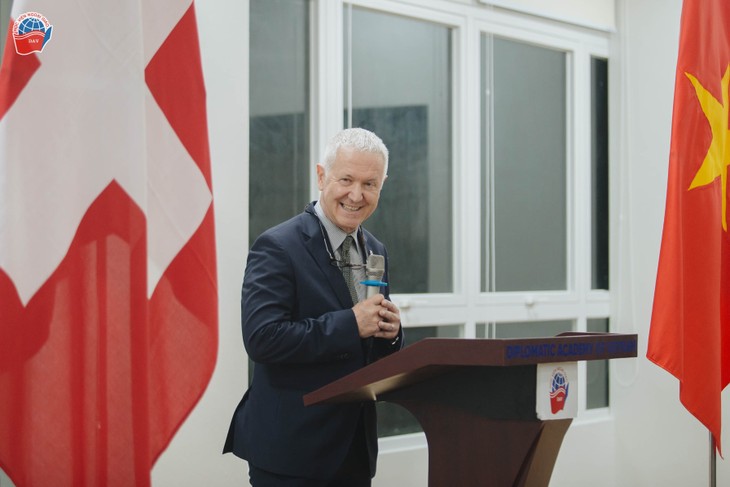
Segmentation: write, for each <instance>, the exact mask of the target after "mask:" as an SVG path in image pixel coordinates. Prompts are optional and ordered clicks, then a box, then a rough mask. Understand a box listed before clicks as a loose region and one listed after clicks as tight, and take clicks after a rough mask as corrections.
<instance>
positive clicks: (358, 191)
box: [350, 183, 363, 202]
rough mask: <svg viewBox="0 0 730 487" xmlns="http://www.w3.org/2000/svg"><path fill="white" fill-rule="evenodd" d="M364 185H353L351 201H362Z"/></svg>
mask: <svg viewBox="0 0 730 487" xmlns="http://www.w3.org/2000/svg"><path fill="white" fill-rule="evenodd" d="M362 194H363V191H362V185H361V184H359V183H355V184H353V185H352V188H351V189H350V199H351V200H352V201H353V202H358V201H360V200H361V199H362Z"/></svg>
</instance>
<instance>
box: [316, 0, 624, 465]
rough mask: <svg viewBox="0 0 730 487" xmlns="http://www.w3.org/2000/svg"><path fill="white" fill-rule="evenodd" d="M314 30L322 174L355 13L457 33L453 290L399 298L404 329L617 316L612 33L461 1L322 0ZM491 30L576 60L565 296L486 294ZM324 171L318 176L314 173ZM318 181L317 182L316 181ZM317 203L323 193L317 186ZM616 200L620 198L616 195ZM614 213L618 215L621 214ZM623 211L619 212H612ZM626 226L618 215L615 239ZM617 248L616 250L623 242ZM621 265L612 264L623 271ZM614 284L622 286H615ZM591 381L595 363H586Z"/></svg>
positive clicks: (402, 441)
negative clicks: (606, 282) (605, 266)
mask: <svg viewBox="0 0 730 487" xmlns="http://www.w3.org/2000/svg"><path fill="white" fill-rule="evenodd" d="M312 3H313V9H314V12H313V13H312V17H311V18H312V19H314V24H315V25H314V26H313V28H312V43H313V45H312V49H311V50H310V52H311V53H312V63H313V65H312V67H311V73H312V80H311V81H312V83H311V87H312V103H311V107H312V125H311V127H312V144H311V147H312V158H311V160H312V168H311V170H312V171H314V165H315V164H316V161H319V160H320V159H321V156H322V153H323V150H324V147H325V145H326V142H327V138H328V136H329V135H330V134H332V133H335V132H336V131H338V130H340V129H341V128H343V123H342V114H343V113H344V110H345V107H344V103H343V97H344V89H343V84H344V81H343V73H344V64H343V63H344V56H343V53H344V52H343V49H344V48H343V42H342V41H343V32H344V29H343V19H344V12H345V8H346V6H349V5H352V6H354V7H359V8H366V9H371V10H375V11H381V12H383V13H388V14H395V15H401V16H405V17H408V18H413V19H417V20H423V21H428V22H433V23H437V24H440V25H444V26H447V27H449V28H451V29H452V32H453V37H452V66H453V73H452V103H453V107H452V108H453V113H452V141H453V144H452V147H453V150H452V162H453V169H452V170H453V178H452V180H453V187H452V195H453V198H454V200H453V205H452V212H453V232H454V237H453V272H454V275H453V283H454V291H453V292H452V293H430V294H397V295H393V296H392V298H393V300H394V302H395V303H396V304H397V305H398V306H399V307H400V309H401V316H402V318H403V326H404V328H406V334H407V332H408V331H407V328H409V327H425V326H460V327H462V329H463V334H464V336H465V337H474V336H476V326H477V324H478V323H494V322H515V321H552V320H571V321H574V322H575V329H576V330H577V331H585V330H586V327H587V320H588V319H590V318H610V317H611V315H612V294H611V292H610V291H605V290H592V289H591V225H590V223H591V193H590V192H591V129H590V127H591V113H590V108H591V103H590V101H591V79H590V76H591V59H592V57H600V58H605V59H609V54H610V42H609V41H610V38H609V35H610V32H609V31H608V30H601V29H591V28H586V27H585V26H576V25H570V24H569V23H566V22H561V21H559V20H555V19H547V18H537V17H533V16H530V15H524V14H521V13H516V12H512V11H508V10H504V9H498V8H493V7H490V6H487V5H484V4H477V5H472V4H468V3H467V2H464V1H457V0H451V1H449V0H419V1H415V0H315V1H313V2H312ZM482 33H488V34H493V35H496V36H500V37H504V38H509V39H513V40H515V41H518V42H527V43H531V44H535V45H537V46H541V47H547V48H551V49H557V50H561V51H564V52H565V53H566V70H567V72H566V75H567V76H566V80H567V82H566V90H567V97H566V99H567V104H568V105H567V107H566V110H567V112H566V113H567V124H568V127H567V140H566V147H567V157H568V160H567V171H566V177H567V179H568V180H567V181H566V183H567V185H566V187H567V188H568V194H567V202H566V207H567V215H566V217H567V220H566V221H567V232H568V235H567V246H568V248H567V253H568V256H567V257H568V260H567V265H568V269H567V272H568V283H567V289H566V290H564V291H531V292H497V293H483V292H481V259H482V256H481V255H480V253H481V244H480V239H481V235H480V229H481V226H480V221H481V218H482V215H481V202H480V191H481V186H480V180H481V162H480V161H481V160H480V136H481V130H482V128H481V120H480V118H481V117H480V103H475V102H474V100H480V92H479V91H480V36H481V34H482ZM313 173H314V172H312V174H313ZM313 179H314V178H313ZM311 188H312V189H311V190H312V198H313V199H314V198H316V197H317V195H318V189H317V185H316V181H314V180H313V181H312V184H311ZM610 191H611V194H615V193H616V189H615V188H611V190H610ZM611 210H613V208H611ZM612 214H613V211H612ZM614 228H616V225H615V224H614V223H613V217H611V223H610V228H609V230H610V235H611V241H612V242H613V241H614V240H615V237H613V235H614V232H613V231H612V230H613V229H614ZM612 242H610V244H609V249H611V251H613V249H614V248H615V245H613V244H612ZM614 268H615V266H611V269H612V270H613V269H614ZM611 280H612V282H613V281H615V280H614V279H611ZM579 375H580V380H581V381H582V383H585V379H586V366H585V364H584V363H581V364H579ZM609 416H610V407H609V408H600V409H592V410H587V409H586V396H585V392H584V393H583V394H582V397H581V398H580V401H579V417H578V418H577V419H576V421H575V423H578V424H579V423H580V422H581V421H595V420H605V419H606V418H609ZM380 443H381V449H382V452H383V453H389V452H397V451H404V450H410V449H413V448H425V446H426V442H425V437H424V436H423V434H422V433H419V434H413V435H401V436H396V437H389V438H383V439H381V440H380Z"/></svg>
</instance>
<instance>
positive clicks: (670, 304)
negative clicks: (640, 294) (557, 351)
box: [647, 0, 730, 449]
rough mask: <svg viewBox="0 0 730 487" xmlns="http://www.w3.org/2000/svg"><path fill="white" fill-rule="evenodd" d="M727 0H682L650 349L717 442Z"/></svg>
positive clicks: (726, 370)
mask: <svg viewBox="0 0 730 487" xmlns="http://www.w3.org/2000/svg"><path fill="white" fill-rule="evenodd" d="M729 88H730V2H728V1H727V0H685V1H684V5H683V8H682V22H681V28H680V35H679V55H678V58H677V73H676V81H675V91H674V111H673V116H672V141H671V146H670V152H669V178H668V184H667V204H666V212H665V215H664V232H663V235H662V247H661V253H660V255H659V268H658V271H657V281H656V290H655V292H654V308H653V310H652V316H651V330H650V332H649V345H648V350H647V357H648V358H649V360H651V361H652V362H654V363H656V364H657V365H659V366H661V367H663V368H664V369H666V370H667V371H668V372H670V373H671V374H672V375H674V376H675V377H676V378H677V379H679V383H680V392H679V398H680V400H681V401H682V404H684V406H685V407H686V408H687V410H688V411H689V412H690V413H692V414H693V415H694V416H695V417H696V418H697V419H698V420H699V421H700V422H701V423H702V424H704V425H705V426H706V427H707V429H708V430H709V431H710V432H711V433H712V435H713V438H714V439H715V443H716V445H717V448H718V449H720V436H721V430H722V423H721V421H722V409H721V392H722V390H723V389H724V388H725V387H726V386H727V385H728V383H730V234H729V233H728V229H729V228H730V225H728V220H729V219H730V217H729V216H728V164H730V133H729V132H728V113H730V101H729V100H730V91H729Z"/></svg>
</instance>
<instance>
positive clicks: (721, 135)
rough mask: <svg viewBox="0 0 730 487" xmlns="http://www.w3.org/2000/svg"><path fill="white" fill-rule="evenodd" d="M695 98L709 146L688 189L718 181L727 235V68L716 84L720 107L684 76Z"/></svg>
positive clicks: (729, 161) (729, 76)
mask: <svg viewBox="0 0 730 487" xmlns="http://www.w3.org/2000/svg"><path fill="white" fill-rule="evenodd" d="M685 74H686V75H687V77H688V78H689V80H690V81H691V82H692V85H693V86H694V88H695V93H696V94H697V100H698V101H699V102H700V106H701V107H702V112H703V113H704V114H705V117H707V121H708V122H709V123H710V130H711V131H712V142H711V143H710V147H709V148H708V149H707V155H705V159H704V161H703V162H702V166H700V169H699V170H698V171H697V174H695V177H694V179H693V180H692V184H690V186H689V189H690V190H691V189H694V188H697V187H699V186H706V185H708V184H710V183H712V182H713V181H714V180H715V179H717V177H718V176H719V177H720V181H721V188H722V228H723V230H725V231H726V232H727V169H728V165H730V146H729V145H728V140H729V139H728V107H729V106H730V104H729V103H728V85H729V84H730V65H728V67H727V69H726V70H725V75H724V76H723V77H722V81H721V82H720V87H721V92H722V103H721V102H719V101H718V100H717V99H716V98H715V97H714V96H712V94H711V93H710V92H709V91H707V90H706V89H705V87H704V86H702V84H701V83H700V82H699V81H698V80H697V78H695V77H694V76H693V75H691V74H690V73H685Z"/></svg>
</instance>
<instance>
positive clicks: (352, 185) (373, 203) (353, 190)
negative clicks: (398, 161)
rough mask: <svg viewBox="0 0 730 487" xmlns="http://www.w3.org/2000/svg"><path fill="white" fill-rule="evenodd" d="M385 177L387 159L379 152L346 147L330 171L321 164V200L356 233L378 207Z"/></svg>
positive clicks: (338, 222)
mask: <svg viewBox="0 0 730 487" xmlns="http://www.w3.org/2000/svg"><path fill="white" fill-rule="evenodd" d="M384 180H385V162H384V161H383V158H382V157H381V156H380V155H379V154H375V153H372V152H358V151H355V150H353V149H350V148H347V147H342V148H340V149H339V150H338V151H337V157H336V158H335V160H334V161H333V163H332V167H331V168H330V170H329V171H325V168H324V166H322V165H320V164H318V165H317V183H318V185H319V190H320V191H321V194H320V197H319V203H320V205H321V206H322V210H324V214H325V215H326V216H327V218H329V219H330V221H332V223H334V224H335V225H337V226H338V227H340V228H341V229H342V230H344V231H345V232H347V233H352V232H353V231H355V230H356V229H357V227H358V226H359V225H360V224H361V223H362V222H364V221H365V220H367V219H368V217H370V215H372V214H373V212H374V211H375V208H377V207H378V199H380V189H381V188H382V186H383V182H384Z"/></svg>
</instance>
